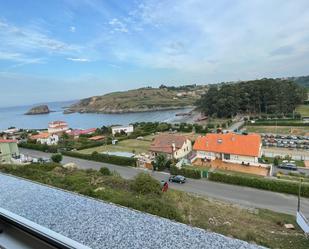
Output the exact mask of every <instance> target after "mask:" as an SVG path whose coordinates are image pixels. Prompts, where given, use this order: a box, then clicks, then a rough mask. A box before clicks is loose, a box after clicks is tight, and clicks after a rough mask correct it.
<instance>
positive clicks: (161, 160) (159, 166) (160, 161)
mask: <svg viewBox="0 0 309 249" xmlns="http://www.w3.org/2000/svg"><path fill="white" fill-rule="evenodd" d="M170 164H171V161H170V160H168V159H167V158H166V156H165V155H164V154H159V155H157V156H156V157H155V159H154V161H153V162H152V167H153V169H154V170H159V171H162V170H165V169H166V168H169V166H170Z"/></svg>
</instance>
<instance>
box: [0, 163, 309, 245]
mask: <svg viewBox="0 0 309 249" xmlns="http://www.w3.org/2000/svg"><path fill="white" fill-rule="evenodd" d="M0 171H1V172H4V173H8V174H12V175H16V176H20V177H24V178H27V179H30V180H33V181H37V182H41V183H43V184H48V185H51V186H55V187H58V188H62V189H65V190H68V191H74V192H77V193H80V194H83V195H88V196H91V197H93V198H97V199H100V200H104V201H107V202H112V203H115V204H119V205H122V206H126V207H129V208H133V209H136V210H140V211H142V212H148V213H151V214H155V215H158V216H161V217H165V218H168V219H172V220H176V221H179V222H183V223H186V224H188V225H190V226H196V227H200V228H202V229H206V230H210V231H213V232H217V233H221V234H224V235H227V236H231V237H234V238H238V239H242V240H246V241H249V242H254V243H257V244H259V245H263V246H266V247H269V248H281V249H290V248H292V247H293V248H298V249H305V248H308V246H309V241H308V240H306V238H305V237H304V235H303V233H302V231H301V230H300V229H299V228H298V226H297V224H296V222H295V217H294V216H292V215H285V214H280V213H275V212H272V211H269V210H263V209H246V208H240V207H236V206H235V205H232V204H227V203H223V202H220V201H215V200H213V199H206V198H201V197H196V196H192V195H190V194H187V193H184V192H180V191H175V190H171V189H169V190H168V191H167V192H166V193H160V194H159V192H157V186H158V183H157V182H153V183H154V184H151V185H152V186H153V187H154V188H151V189H150V190H149V191H147V192H146V193H145V194H144V193H141V192H139V189H137V191H136V190H135V188H134V187H133V188H132V186H134V185H135V186H140V187H141V188H144V187H146V186H147V180H146V181H145V180H144V179H145V178H146V176H144V175H143V176H142V177H140V176H139V177H137V178H136V179H138V180H136V179H135V180H133V181H130V180H125V179H122V178H121V177H119V176H118V175H115V174H112V175H110V176H106V175H102V174H101V173H100V172H98V171H95V170H77V169H76V170H73V171H72V170H71V171H70V170H67V169H65V168H63V167H61V166H60V165H58V164H47V165H45V166H44V167H42V166H41V165H36V164H31V165H25V166H17V165H0ZM144 177H145V178H144ZM140 178H142V180H139V179H140ZM147 179H148V180H150V178H149V176H147ZM151 181H153V179H152V180H151ZM137 182H138V184H136V183H137ZM145 185H146V186H145ZM153 189H154V192H153ZM286 223H291V224H293V225H294V226H295V227H296V229H295V230H289V229H286V228H285V227H284V226H283V225H284V224H286Z"/></svg>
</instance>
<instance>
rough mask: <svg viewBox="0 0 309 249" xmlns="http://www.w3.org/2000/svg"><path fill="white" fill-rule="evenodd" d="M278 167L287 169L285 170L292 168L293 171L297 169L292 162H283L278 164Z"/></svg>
mask: <svg viewBox="0 0 309 249" xmlns="http://www.w3.org/2000/svg"><path fill="white" fill-rule="evenodd" d="M278 168H280V169H287V170H293V171H296V170H297V167H296V165H295V164H292V163H283V164H280V165H278Z"/></svg>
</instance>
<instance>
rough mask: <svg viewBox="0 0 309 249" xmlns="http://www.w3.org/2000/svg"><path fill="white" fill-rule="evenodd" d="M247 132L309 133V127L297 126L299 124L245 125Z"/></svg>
mask: <svg viewBox="0 0 309 249" xmlns="http://www.w3.org/2000/svg"><path fill="white" fill-rule="evenodd" d="M244 129H246V131H247V132H256V133H274V134H293V135H305V134H306V133H309V127H308V126H305V127H297V126H295V127H294V126H277V127H276V126H245V127H244Z"/></svg>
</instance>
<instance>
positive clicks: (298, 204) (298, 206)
mask: <svg viewBox="0 0 309 249" xmlns="http://www.w3.org/2000/svg"><path fill="white" fill-rule="evenodd" d="M302 181H303V179H302V178H301V179H300V182H299V188H298V203H297V212H299V211H300V191H301V184H302Z"/></svg>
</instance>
